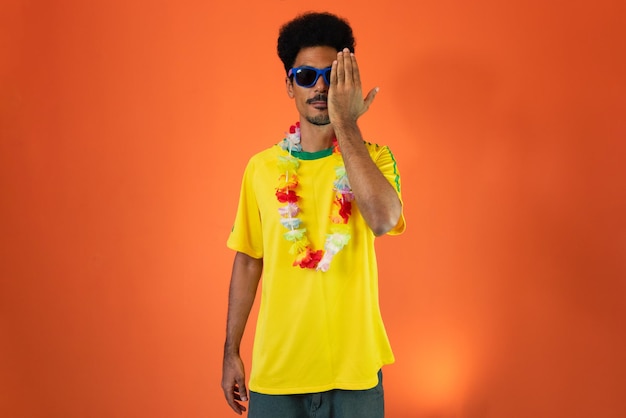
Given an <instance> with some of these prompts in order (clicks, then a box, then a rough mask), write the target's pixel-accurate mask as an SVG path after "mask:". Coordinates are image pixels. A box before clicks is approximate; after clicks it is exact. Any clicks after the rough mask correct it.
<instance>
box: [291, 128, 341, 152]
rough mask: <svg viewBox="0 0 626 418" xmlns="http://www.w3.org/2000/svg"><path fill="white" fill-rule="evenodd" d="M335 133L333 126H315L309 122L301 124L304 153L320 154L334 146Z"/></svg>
mask: <svg viewBox="0 0 626 418" xmlns="http://www.w3.org/2000/svg"><path fill="white" fill-rule="evenodd" d="M334 138H335V132H334V131H333V127H332V125H330V124H328V125H323V126H319V125H313V124H312V123H310V122H308V121H303V122H302V121H301V122H300V144H301V145H302V151H306V152H318V151H322V150H325V149H328V148H330V147H331V146H332V145H333V139H334Z"/></svg>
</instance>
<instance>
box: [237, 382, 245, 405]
mask: <svg viewBox="0 0 626 418" xmlns="http://www.w3.org/2000/svg"><path fill="white" fill-rule="evenodd" d="M237 389H238V392H239V397H240V400H241V401H244V402H245V401H247V400H248V389H246V383H245V382H244V381H243V380H239V381H237Z"/></svg>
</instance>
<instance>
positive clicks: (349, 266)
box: [222, 13, 405, 418]
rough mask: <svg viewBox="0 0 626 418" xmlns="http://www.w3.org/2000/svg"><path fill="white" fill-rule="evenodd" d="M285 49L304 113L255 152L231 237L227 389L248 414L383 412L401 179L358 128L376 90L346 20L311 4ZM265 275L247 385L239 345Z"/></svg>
mask: <svg viewBox="0 0 626 418" xmlns="http://www.w3.org/2000/svg"><path fill="white" fill-rule="evenodd" d="M278 55H279V57H280V59H281V60H282V62H283V64H284V67H285V72H286V74H287V77H286V80H285V81H286V89H287V94H288V95H289V97H290V98H292V99H293V100H294V102H295V105H296V109H297V111H298V113H299V122H298V123H296V124H295V125H294V126H292V127H291V128H290V130H289V133H287V134H286V137H285V139H283V140H282V141H281V142H280V143H279V144H278V145H274V146H272V147H271V148H269V149H267V150H265V151H262V152H260V153H258V154H257V155H255V156H253V157H252V158H251V159H250V161H249V162H248V166H247V167H246V170H245V173H244V179H243V182H242V188H241V195H240V200H239V207H238V210H237V215H236V218H235V223H234V226H233V229H232V232H231V234H230V237H229V239H228V246H229V248H231V249H233V250H235V251H236V252H237V253H236V255H235V260H234V263H233V269H232V276H231V283H230V292H229V306H228V320H227V335H226V343H225V347H224V360H223V376H222V389H223V390H224V394H225V396H226V400H227V401H228V404H229V405H230V406H231V408H232V409H233V410H234V411H235V412H236V413H238V414H240V415H241V414H242V412H244V411H246V407H245V406H244V405H243V404H242V403H241V402H242V401H247V400H248V399H250V404H249V409H250V411H249V414H248V416H249V417H252V418H269V417H272V418H290V417H305V416H306V417H308V416H315V417H331V416H333V417H359V418H368V417H383V416H384V402H383V390H382V373H381V371H380V370H381V367H382V366H383V365H385V364H389V363H392V362H393V361H394V358H393V354H392V351H391V348H390V345H389V342H388V339H387V335H386V332H385V328H384V325H383V322H382V319H381V315H380V310H379V305H378V273H377V267H376V257H375V252H374V239H375V237H376V236H380V235H383V234H399V233H402V232H403V231H404V228H405V223H404V216H403V214H402V202H401V195H400V176H399V174H398V171H397V168H396V163H395V160H394V158H393V155H392V154H391V152H390V151H389V149H388V148H387V147H381V146H378V145H374V144H370V143H367V142H365V141H364V140H363V137H362V136H361V132H360V130H359V127H358V125H357V120H358V118H359V117H360V116H361V115H362V114H363V113H365V112H366V111H367V110H368V108H369V106H370V105H371V104H372V101H373V100H374V97H375V96H376V93H377V92H378V89H373V90H372V91H370V92H369V93H368V94H367V96H366V97H365V98H363V94H362V91H361V82H360V79H359V68H358V65H357V61H356V58H355V56H354V37H353V34H352V29H351V28H350V26H349V25H348V23H347V22H346V21H345V20H343V19H341V18H339V17H337V16H334V15H331V14H328V13H308V14H304V15H301V16H298V17H297V18H296V19H294V20H292V21H291V22H289V23H287V24H285V25H284V26H283V27H282V28H281V30H280V33H279V38H278ZM261 273H263V285H262V294H261V305H260V308H259V309H260V310H259V317H258V320H257V330H256V335H255V341H254V348H253V358H252V371H251V375H250V382H249V387H250V391H248V389H247V388H246V382H245V372H244V367H243V362H242V360H241V357H240V355H239V345H240V342H241V338H242V335H243V332H244V328H245V325H246V322H247V319H248V315H249V313H250V309H251V307H252V304H253V302H254V298H255V295H256V290H257V285H258V283H259V281H260V277H261Z"/></svg>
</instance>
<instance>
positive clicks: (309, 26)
mask: <svg viewBox="0 0 626 418" xmlns="http://www.w3.org/2000/svg"><path fill="white" fill-rule="evenodd" d="M354 45H355V41H354V35H353V34H352V28H351V27H350V25H349V24H348V22H347V21H346V20H345V19H343V18H340V17H338V16H335V15H333V14H330V13H315V12H309V13H304V14H302V15H299V16H297V17H296V18H295V19H293V20H291V21H289V22H287V23H286V24H284V25H283V26H282V27H281V28H280V31H279V34H278V47H277V51H278V57H279V58H280V60H281V61H282V62H283V65H284V67H285V72H286V73H287V72H289V70H290V69H291V68H292V67H293V64H294V62H295V61H296V57H297V56H298V53H299V52H300V50H301V49H302V48H308V47H313V46H330V47H332V48H335V49H336V50H337V51H341V50H342V49H343V48H349V49H350V51H351V52H354Z"/></svg>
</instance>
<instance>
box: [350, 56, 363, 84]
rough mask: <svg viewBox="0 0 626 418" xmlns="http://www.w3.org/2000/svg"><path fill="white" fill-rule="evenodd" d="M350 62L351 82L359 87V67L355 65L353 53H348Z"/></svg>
mask: <svg viewBox="0 0 626 418" xmlns="http://www.w3.org/2000/svg"><path fill="white" fill-rule="evenodd" d="M350 60H351V61H352V80H353V81H354V85H355V86H360V85H361V73H360V72H359V66H358V65H357V63H356V57H355V56H354V52H352V53H350Z"/></svg>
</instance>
